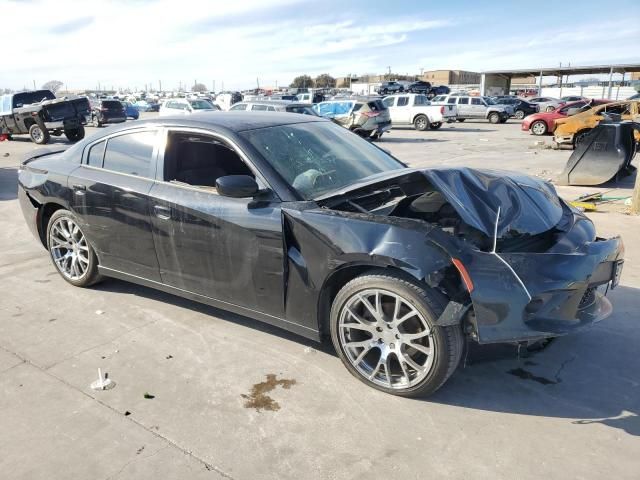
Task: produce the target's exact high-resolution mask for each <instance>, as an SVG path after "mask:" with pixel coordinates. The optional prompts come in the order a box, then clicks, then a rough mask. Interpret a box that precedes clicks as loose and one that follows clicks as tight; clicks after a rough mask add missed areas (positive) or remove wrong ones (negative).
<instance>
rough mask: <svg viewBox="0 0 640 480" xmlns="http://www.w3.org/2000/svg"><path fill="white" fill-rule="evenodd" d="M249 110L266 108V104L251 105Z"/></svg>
mask: <svg viewBox="0 0 640 480" xmlns="http://www.w3.org/2000/svg"><path fill="white" fill-rule="evenodd" d="M251 110H253V111H255V110H261V111H263V110H267V106H266V105H253V106H252V107H251Z"/></svg>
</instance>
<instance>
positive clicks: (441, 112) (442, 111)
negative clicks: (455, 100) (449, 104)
mask: <svg viewBox="0 0 640 480" xmlns="http://www.w3.org/2000/svg"><path fill="white" fill-rule="evenodd" d="M440 114H442V115H444V105H443V106H442V107H440Z"/></svg>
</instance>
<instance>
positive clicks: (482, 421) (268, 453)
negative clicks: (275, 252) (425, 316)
mask: <svg viewBox="0 0 640 480" xmlns="http://www.w3.org/2000/svg"><path fill="white" fill-rule="evenodd" d="M90 130H91V129H90ZM535 140H539V139H538V138H534V137H531V136H529V135H527V134H525V133H522V132H520V131H519V125H518V124H517V123H516V122H513V121H511V122H509V123H508V124H506V125H489V124H487V123H484V122H483V123H479V122H478V123H473V122H465V123H464V124H455V125H453V126H451V125H446V126H444V127H443V128H442V129H441V130H439V131H428V132H424V133H419V132H415V131H413V130H410V129H406V130H402V129H394V130H393V131H392V132H391V133H390V134H389V135H387V136H385V137H384V139H383V141H382V142H381V143H380V146H382V147H383V148H387V149H389V150H390V151H391V152H392V153H394V154H395V155H396V156H397V157H399V158H401V159H402V160H405V161H406V162H407V163H409V164H410V165H411V166H418V165H468V166H475V167H499V168H503V169H504V168H506V169H512V170H517V171H520V172H526V173H530V174H537V175H540V176H542V177H544V178H548V177H552V176H554V175H555V174H557V172H559V171H560V170H561V169H562V167H563V166H564V163H565V162H566V159H567V158H568V156H569V153H570V152H566V151H552V150H547V149H545V148H541V146H539V145H538V146H534V145H533V143H534V141H535ZM56 141H63V140H59V139H56ZM547 141H548V139H547ZM33 148H37V147H35V146H34V145H33V144H31V143H30V142H28V141H27V140H26V139H24V138H23V139H19V140H18V139H16V141H14V142H2V143H0V251H1V252H2V254H1V255H0V432H2V434H1V435H0V452H1V453H0V472H1V473H0V477H1V478H3V479H5V478H6V479H29V480H35V479H47V480H48V479H51V478H61V479H62V478H64V479H83V480H85V479H89V478H91V479H114V478H122V479H125V478H126V479H148V478H154V479H165V478H166V479H175V478H181V479H187V478H188V479H201V478H202V479H205V478H207V479H220V478H233V479H252V480H253V479H289V478H291V479H293V478H296V479H298V478H308V479H345V478H349V479H351V478H394V479H395V478H397V479H414V478H415V479H422V478H427V477H432V478H474V479H502V478H504V479H507V478H508V479H514V478H517V479H529V478H536V479H537V478H546V479H555V478H562V479H564V478H576V479H578V478H584V479H587V478H588V479H592V478H593V479H599V478H616V479H637V478H638V475H639V473H638V472H640V456H639V455H638V453H639V452H640V374H639V372H640V356H639V355H638V345H639V344H640V324H639V321H640V318H639V317H638V310H639V307H640V295H639V290H638V289H639V288H640V243H639V242H638V238H640V218H638V217H630V216H627V215H625V214H623V213H620V211H622V210H624V207H620V208H617V209H616V208H609V209H608V211H607V212H605V213H597V212H596V213H593V214H591V218H592V219H593V220H594V221H595V223H596V225H597V227H598V229H599V230H600V233H601V234H602V235H613V234H615V233H620V234H622V235H623V237H624V238H625V242H626V248H627V252H626V263H625V269H624V274H623V277H622V282H621V285H620V286H619V287H618V288H616V289H615V290H613V291H611V292H610V293H609V296H610V298H611V300H612V302H613V304H614V314H613V315H612V316H611V317H610V318H609V319H607V320H606V321H603V322H601V323H600V324H598V325H596V326H595V327H594V328H592V329H590V330H588V331H585V332H582V333H579V334H577V335H574V336H570V337H565V338H560V339H557V340H556V341H555V342H553V343H552V344H551V345H550V346H549V347H548V348H546V349H545V350H543V351H541V352H538V353H535V354H533V355H530V356H528V357H527V356H524V355H521V356H520V357H518V356H517V355H516V350H515V349H514V348H512V347H506V346H505V347H495V346H494V347H482V348H479V347H477V348H473V349H471V351H470V353H469V355H468V357H467V358H466V361H465V363H466V365H465V366H462V367H461V368H460V369H459V370H458V371H457V372H456V373H455V374H454V376H453V377H452V378H451V379H450V380H449V382H448V383H447V384H446V385H445V386H444V387H443V388H442V389H441V390H440V391H439V392H437V393H436V394H435V395H434V396H432V397H430V398H428V399H425V400H408V399H402V398H396V397H393V396H390V395H385V394H383V393H380V392H377V391H375V390H373V389H370V388H368V387H366V386H364V385H363V384H361V383H360V382H358V381H357V380H355V379H354V378H353V377H352V376H351V375H350V374H349V373H348V372H347V371H346V369H345V368H344V367H343V366H342V364H341V363H340V361H339V359H338V358H337V357H336V356H335V354H334V353H333V351H332V349H331V348H330V347H329V346H326V345H325V346H322V345H316V344H313V343H312V342H309V341H306V340H304V339H301V338H298V337H296V336H294V335H291V334H288V333H286V332H282V331H279V330H277V329H275V328H272V327H269V326H266V325H263V324H260V323H258V322H256V321H253V320H250V319H247V318H244V317H240V316H237V315H232V314H229V313H226V312H223V311H220V310H217V309H215V308H211V307H207V306H203V305H200V304H197V303H194V302H190V301H187V300H183V299H180V298H177V297H173V296H171V295H167V294H164V293H160V292H157V291H154V290H150V289H147V288H143V287H138V286H135V285H131V284H128V283H125V282H121V281H116V280H107V281H105V282H104V283H102V284H100V285H98V286H96V287H94V288H91V289H79V288H73V287H71V286H70V285H69V284H67V283H66V282H65V281H63V280H62V278H61V277H60V276H59V275H58V274H57V273H56V271H55V270H54V267H53V265H52V264H51V262H50V261H49V258H48V256H47V253H46V251H45V250H44V249H43V248H42V247H41V246H40V245H39V244H38V243H37V242H36V240H35V239H34V238H33V237H32V236H31V234H30V233H29V231H28V230H27V227H26V225H25V222H24V220H23V218H22V215H21V213H20V210H19V206H18V203H17V201H16V170H15V167H16V166H17V165H18V163H19V160H20V158H21V155H22V154H24V153H25V152H27V151H30V150H32V149H33ZM6 154H9V155H8V156H5V155H6ZM627 187H628V184H627V185H626V187H625V188H623V189H621V190H618V192H622V194H629V193H630V190H629V189H628V188H627ZM597 190H599V189H576V188H569V189H559V191H560V193H561V194H563V195H566V196H567V197H569V198H574V197H575V196H577V195H578V194H581V193H584V192H587V191H589V192H590V191H597ZM98 368H101V369H102V371H103V372H108V374H109V376H110V378H111V379H112V380H113V381H115V384H116V386H115V388H113V389H111V390H105V391H98V392H97V391H93V390H91V389H90V387H89V385H90V383H91V382H92V381H94V380H95V379H96V377H97V369H98ZM150 397H153V398H150ZM257 407H263V408H257ZM264 407H267V408H264ZM269 408H271V409H269Z"/></svg>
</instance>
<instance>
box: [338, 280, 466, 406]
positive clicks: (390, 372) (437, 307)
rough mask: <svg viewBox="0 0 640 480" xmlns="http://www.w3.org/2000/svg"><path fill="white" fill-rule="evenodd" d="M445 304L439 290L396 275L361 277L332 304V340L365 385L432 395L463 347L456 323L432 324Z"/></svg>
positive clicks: (407, 394) (398, 392)
mask: <svg viewBox="0 0 640 480" xmlns="http://www.w3.org/2000/svg"><path fill="white" fill-rule="evenodd" d="M446 304H447V299H446V298H445V297H444V296H443V295H442V294H441V293H439V292H437V291H435V290H432V289H429V288H428V287H426V286H421V285H418V284H416V283H413V282H410V281H407V280H405V279H403V278H401V277H400V276H396V275H394V274H388V273H386V272H381V273H379V274H369V275H362V276H360V277H356V278H355V279H354V280H352V281H350V282H349V283H347V284H346V285H345V286H344V287H343V288H342V289H341V290H340V292H338V295H337V296H336V298H335V300H334V302H333V305H332V308H331V339H332V341H333V345H334V347H335V349H336V351H337V352H338V355H339V356H340V359H341V360H342V362H343V363H344V365H345V366H346V368H347V369H348V370H349V372H350V373H351V374H352V375H354V376H355V377H357V378H358V379H359V380H361V381H362V382H364V383H365V384H367V385H369V386H371V387H373V388H376V389H378V390H382V391H384V392H387V393H391V394H393V395H400V396H404V397H416V396H426V395H430V394H432V393H434V392H435V391H436V390H437V389H438V388H440V387H441V386H442V384H443V383H444V382H445V381H446V380H447V379H448V378H449V377H450V376H451V374H452V373H453V372H454V371H455V369H456V367H457V366H458V364H459V362H460V358H461V356H462V351H463V347H464V337H463V335H462V330H461V328H460V326H459V325H455V326H450V327H439V326H436V325H435V322H436V320H437V319H438V317H439V316H440V315H441V314H442V312H443V311H444V308H445V306H446Z"/></svg>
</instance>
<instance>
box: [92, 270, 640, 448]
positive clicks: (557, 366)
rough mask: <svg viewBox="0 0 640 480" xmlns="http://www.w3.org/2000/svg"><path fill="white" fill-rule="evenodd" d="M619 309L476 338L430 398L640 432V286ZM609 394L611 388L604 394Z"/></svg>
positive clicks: (119, 287) (146, 291)
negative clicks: (552, 326)
mask: <svg viewBox="0 0 640 480" xmlns="http://www.w3.org/2000/svg"><path fill="white" fill-rule="evenodd" d="M94 288H95V289H97V290H101V291H108V292H116V293H123V294H130V295H137V296H140V297H144V298H149V299H152V300H157V301H159V302H164V303H170V304H172V305H176V306H179V307H181V308H186V309H189V310H192V311H194V312H198V313H202V314H205V315H212V316H215V317H217V318H219V319H221V320H223V321H229V322H234V323H236V324H239V325H243V326H245V327H247V328H252V329H256V330H258V331H261V332H265V333H267V334H270V335H275V336H277V337H279V338H282V339H283V340H287V341H292V342H296V343H298V344H301V345H305V346H309V347H311V348H314V349H316V350H319V351H321V352H323V353H325V354H327V355H331V356H336V353H335V351H334V349H333V346H332V345H331V342H330V341H329V340H326V339H325V341H323V343H322V344H319V343H316V342H314V341H313V340H309V339H306V338H304V337H301V336H298V335H296V334H293V333H290V332H287V331H285V330H282V329H280V328H277V327H274V326H271V325H268V324H266V323H263V322H260V321H257V320H253V319H251V318H248V317H245V316H242V315H237V314H234V313H231V312H228V311H225V310H221V309H218V308H215V307H211V306H208V305H204V304H201V303H198V302H195V301H192V300H188V299H184V298H182V297H178V296H174V295H171V294H168V293H164V292H161V291H159V290H154V289H151V288H147V287H143V286H139V285H135V284H131V283H128V282H124V281H120V280H115V279H107V280H105V281H104V282H103V283H101V284H99V285H97V286H96V287H94ZM609 297H610V298H611V299H612V302H613V304H614V314H613V316H612V317H611V318H609V319H607V320H604V321H603V322H602V323H600V324H597V325H596V326H594V327H593V328H591V329H588V330H585V331H583V332H581V333H577V334H574V335H570V336H567V337H560V338H557V339H555V340H554V341H553V342H551V343H550V344H549V345H548V346H547V347H546V348H544V349H542V350H540V351H533V352H530V351H528V350H527V349H526V348H524V347H522V348H519V347H518V346H517V345H509V344H496V345H478V344H476V343H469V345H468V348H467V349H466V352H465V354H464V358H463V361H462V362H461V365H460V367H459V369H458V370H457V371H456V373H455V374H454V375H453V376H452V377H451V378H450V379H449V380H448V381H447V383H446V385H444V386H443V387H442V388H441V389H440V390H439V391H438V392H436V393H435V394H434V395H432V396H431V397H428V398H425V399H416V400H413V401H421V402H435V403H441V404H446V405H451V406H458V407H464V408H467V409H475V410H484V411H490V412H499V413H509V414H517V415H530V416H537V417H538V416H539V417H553V418H565V419H568V420H569V421H570V422H571V423H572V424H574V425H590V424H601V425H605V426H608V427H611V428H616V429H620V430H622V431H624V432H626V433H628V434H629V435H634V436H640V395H638V390H639V389H640V378H639V377H638V375H637V372H639V371H640V356H639V355H637V347H636V346H637V345H638V344H639V343H640V329H638V328H637V325H636V321H637V320H636V319H634V317H633V312H637V310H638V307H639V306H640V305H639V303H640V301H639V300H638V299H640V291H639V290H638V289H635V288H630V287H624V286H620V287H618V288H616V289H615V290H614V291H612V292H610V293H609ZM603 392H606V394H605V393H603Z"/></svg>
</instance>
